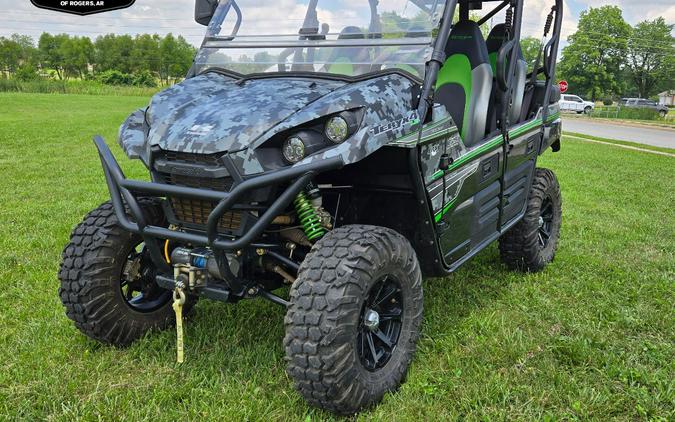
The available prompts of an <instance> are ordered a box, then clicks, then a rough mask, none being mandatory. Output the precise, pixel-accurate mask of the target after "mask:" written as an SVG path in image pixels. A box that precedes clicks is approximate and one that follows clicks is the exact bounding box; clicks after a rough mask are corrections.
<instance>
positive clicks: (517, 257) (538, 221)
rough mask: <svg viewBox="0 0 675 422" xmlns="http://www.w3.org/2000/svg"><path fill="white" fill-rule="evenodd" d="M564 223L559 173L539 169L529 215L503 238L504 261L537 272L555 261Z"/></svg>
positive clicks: (501, 239)
mask: <svg viewBox="0 0 675 422" xmlns="http://www.w3.org/2000/svg"><path fill="white" fill-rule="evenodd" d="M561 224H562V196H561V194H560V184H559V183H558V179H557V178H556V176H555V174H554V173H553V172H552V171H551V170H548V169H541V168H538V169H536V170H535V175H534V181H533V182H532V187H531V188H530V195H529V197H528V202H527V210H526V211H525V216H524V217H523V219H522V220H520V221H519V222H518V223H517V224H516V225H515V226H513V227H512V228H511V229H510V230H509V231H508V232H506V233H505V234H504V235H503V236H502V237H501V238H500V239H499V252H500V255H501V258H502V261H503V262H504V263H505V264H506V265H507V266H508V267H509V268H511V269H514V270H519V271H524V272H537V271H541V270H542V269H544V267H545V266H546V265H547V264H549V263H550V262H552V261H553V259H554V258H555V253H556V250H557V249H558V241H559V239H560V226H561Z"/></svg>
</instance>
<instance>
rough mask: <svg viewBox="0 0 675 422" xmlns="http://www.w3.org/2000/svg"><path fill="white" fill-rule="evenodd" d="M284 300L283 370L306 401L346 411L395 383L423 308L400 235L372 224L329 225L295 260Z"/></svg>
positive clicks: (412, 260)
mask: <svg viewBox="0 0 675 422" xmlns="http://www.w3.org/2000/svg"><path fill="white" fill-rule="evenodd" d="M290 301H291V304H290V306H289V308H288V313H287V314H286V318H285V320H284V322H285V325H286V337H285V338H284V346H285V349H286V359H287V362H288V367H287V371H288V374H289V375H290V376H291V377H293V379H294V380H295V386H296V388H297V390H298V391H299V392H300V394H302V396H303V397H304V398H305V399H306V400H307V401H308V402H309V403H310V404H312V405H314V406H317V407H320V408H323V409H326V410H330V411H333V412H335V413H338V414H343V415H346V414H353V413H355V412H358V411H359V410H361V409H363V408H366V407H369V406H371V405H374V404H375V403H377V402H379V401H380V400H381V399H382V397H383V395H384V394H385V393H386V392H388V391H394V390H396V389H397V388H398V386H399V385H400V384H401V382H402V381H403V379H404V378H405V375H406V372H407V369H408V366H409V365H410V362H411V360H412V357H413V354H414V352H415V346H416V342H417V339H418V337H419V332H420V325H421V322H422V308H423V303H422V274H421V271H420V266H419V263H418V261H417V257H416V255H415V252H414V250H413V248H412V246H411V245H410V243H409V242H408V240H407V239H405V238H404V237H403V236H401V235H400V234H398V233H397V232H395V231H393V230H391V229H387V228H383V227H376V226H362V225H352V226H345V227H340V228H338V229H335V230H333V231H332V232H330V233H328V234H327V235H326V236H324V237H323V238H322V239H321V240H320V241H318V242H317V243H316V244H315V245H314V247H313V248H312V250H311V252H310V253H309V255H307V258H306V259H305V261H304V262H303V263H302V265H301V266H300V272H299V275H298V278H297V280H296V281H295V283H293V286H292V288H291V300H290ZM373 313H374V315H373ZM382 335H384V336H385V337H386V341H385V340H382Z"/></svg>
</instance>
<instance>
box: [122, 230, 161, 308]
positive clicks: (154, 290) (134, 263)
mask: <svg viewBox="0 0 675 422" xmlns="http://www.w3.org/2000/svg"><path fill="white" fill-rule="evenodd" d="M155 275H156V271H155V267H154V265H153V264H152V261H151V259H150V256H149V254H148V251H147V249H146V248H145V243H143V242H141V243H140V244H138V245H136V246H135V247H133V248H132V249H131V251H130V252H129V254H128V255H127V260H126V262H125V264H124V267H123V269H122V274H121V276H120V291H121V293H122V297H123V298H124V301H125V302H126V303H127V305H128V306H129V307H131V309H133V310H135V311H137V312H142V313H146V312H153V311H156V310H157V309H160V308H161V307H163V306H164V305H166V304H167V302H169V301H170V300H171V292H170V291H168V290H165V289H162V288H161V287H159V286H158V285H157V283H156V282H155Z"/></svg>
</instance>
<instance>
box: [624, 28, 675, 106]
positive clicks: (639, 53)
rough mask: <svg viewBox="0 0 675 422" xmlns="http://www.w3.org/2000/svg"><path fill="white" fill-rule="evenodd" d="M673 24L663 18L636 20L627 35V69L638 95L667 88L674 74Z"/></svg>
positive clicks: (648, 94) (646, 96)
mask: <svg viewBox="0 0 675 422" xmlns="http://www.w3.org/2000/svg"><path fill="white" fill-rule="evenodd" d="M674 27H675V25H668V24H666V21H665V20H664V19H663V18H661V17H660V18H657V19H654V20H653V21H649V20H646V21H643V22H640V23H638V24H637V25H636V26H635V28H634V29H633V31H632V34H631V36H630V38H629V39H628V73H629V75H630V78H631V80H632V81H633V82H634V83H635V87H636V88H637V92H638V95H639V96H640V97H641V98H649V97H650V96H651V95H653V94H657V93H658V91H659V90H660V89H670V88H672V84H673V77H675V38H673V36H672V35H671V32H672V31H673V28H674Z"/></svg>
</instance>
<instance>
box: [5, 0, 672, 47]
mask: <svg viewBox="0 0 675 422" xmlns="http://www.w3.org/2000/svg"><path fill="white" fill-rule="evenodd" d="M331 1H333V2H336V1H340V2H343V3H344V4H347V5H348V4H349V3H353V4H357V3H358V4H359V5H360V4H361V3H366V0H331ZM385 2H394V3H405V1H404V0H381V3H385ZM238 3H239V4H240V5H242V9H244V10H250V9H246V5H247V4H248V5H249V6H254V7H255V8H256V15H258V16H259V17H260V18H261V19H266V22H267V23H268V25H270V26H272V27H276V28H278V27H282V26H284V24H286V25H288V23H289V22H288V17H289V14H290V15H292V12H291V10H292V9H293V6H295V3H296V0H239V1H238ZM552 3H553V2H552V1H551V0H526V3H525V4H526V12H525V16H524V22H523V33H524V35H534V36H539V34H540V33H541V31H542V25H543V22H544V20H545V16H546V14H547V13H548V11H549V10H550V6H551V5H552ZM320 4H321V2H320ZM565 4H566V10H565V14H564V16H565V19H564V24H563V37H567V36H568V35H570V34H572V33H573V32H574V31H575V29H576V22H577V21H578V17H579V13H580V12H581V11H583V10H585V9H586V8H588V7H589V6H594V7H598V6H601V5H605V4H612V5H617V6H619V7H621V9H622V10H623V13H624V18H625V19H626V21H627V22H628V23H629V24H631V25H634V24H636V23H637V22H639V21H642V20H644V19H654V18H656V17H658V16H663V17H664V18H665V19H666V21H667V22H668V23H675V1H673V0H643V1H635V0H565ZM284 5H290V6H288V7H284ZM193 8H194V2H193V1H192V0H136V3H135V4H134V5H133V6H131V7H130V8H128V9H124V10H118V11H113V12H106V13H102V14H97V15H92V16H84V17H82V16H74V15H67V14H63V13H58V12H53V11H48V10H44V9H37V8H36V7H35V6H33V5H32V4H31V3H30V1H29V0H0V10H2V11H3V13H2V16H1V17H0V36H8V35H10V34H12V33H20V34H26V35H31V36H33V37H34V38H35V39H36V40H37V38H38V37H39V36H40V34H41V33H42V32H50V33H68V34H71V35H85V36H89V37H90V38H96V37H97V36H98V35H102V34H107V33H115V34H137V33H157V34H161V35H164V34H166V33H168V32H172V33H173V34H174V35H182V36H184V37H185V38H186V39H187V40H188V41H189V42H190V43H192V44H194V45H199V43H200V41H201V39H202V37H203V35H204V30H205V28H204V27H203V26H200V25H198V24H196V23H195V22H194V21H193ZM295 10H297V8H296V9H295ZM330 13H331V11H330V10H323V11H320V13H319V17H320V18H322V14H323V17H324V19H325V18H326V17H327V16H329V15H330ZM495 19H499V18H495ZM277 24H278V27H277V26H276V25H277ZM331 32H332V31H331Z"/></svg>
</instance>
